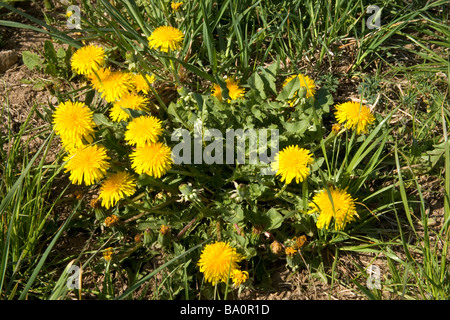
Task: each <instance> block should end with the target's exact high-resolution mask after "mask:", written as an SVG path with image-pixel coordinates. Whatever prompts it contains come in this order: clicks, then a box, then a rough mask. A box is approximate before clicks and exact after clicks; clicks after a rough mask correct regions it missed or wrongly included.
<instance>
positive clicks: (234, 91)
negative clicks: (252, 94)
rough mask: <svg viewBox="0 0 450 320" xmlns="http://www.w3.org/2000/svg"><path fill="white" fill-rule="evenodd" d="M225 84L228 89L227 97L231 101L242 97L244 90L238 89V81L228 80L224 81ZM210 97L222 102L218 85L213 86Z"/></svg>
mask: <svg viewBox="0 0 450 320" xmlns="http://www.w3.org/2000/svg"><path fill="white" fill-rule="evenodd" d="M225 83H226V85H227V89H228V96H229V97H230V98H231V100H236V99H239V98H243V97H244V94H245V89H244V88H242V87H239V80H238V81H235V80H234V79H231V78H230V79H226V80H225ZM212 95H213V96H214V97H216V98H217V99H219V101H222V89H221V88H220V86H219V85H218V84H214V86H213V88H212Z"/></svg>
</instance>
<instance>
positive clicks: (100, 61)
mask: <svg viewBox="0 0 450 320" xmlns="http://www.w3.org/2000/svg"><path fill="white" fill-rule="evenodd" d="M105 59H106V53H105V50H104V49H103V48H102V47H99V46H96V45H92V44H90V45H87V46H84V47H81V48H80V49H78V50H77V51H75V53H74V54H73V55H72V58H71V60H70V63H71V66H72V70H73V71H75V72H76V73H77V74H81V75H90V74H91V73H92V71H96V70H98V69H100V68H101V67H102V66H103V65H104V63H105Z"/></svg>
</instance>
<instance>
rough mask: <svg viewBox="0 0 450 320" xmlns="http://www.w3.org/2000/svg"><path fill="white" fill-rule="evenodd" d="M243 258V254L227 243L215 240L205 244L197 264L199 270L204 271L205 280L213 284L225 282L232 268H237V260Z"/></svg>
mask: <svg viewBox="0 0 450 320" xmlns="http://www.w3.org/2000/svg"><path fill="white" fill-rule="evenodd" d="M243 259H244V256H242V255H240V254H239V253H237V251H236V249H235V248H233V247H231V246H230V245H229V244H228V243H225V242H215V243H213V244H208V245H206V246H205V248H204V249H203V251H202V253H201V255H200V260H199V261H198V263H197V265H198V266H199V267H200V272H202V273H204V275H205V280H206V282H211V284H212V285H213V286H214V285H216V283H219V282H226V281H227V279H228V278H229V276H231V275H232V273H233V270H235V269H239V265H238V262H240V261H242V260H243Z"/></svg>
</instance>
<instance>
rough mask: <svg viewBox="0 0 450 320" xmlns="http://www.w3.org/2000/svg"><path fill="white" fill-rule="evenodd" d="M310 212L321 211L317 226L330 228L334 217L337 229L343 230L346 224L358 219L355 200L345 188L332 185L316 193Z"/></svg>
mask: <svg viewBox="0 0 450 320" xmlns="http://www.w3.org/2000/svg"><path fill="white" fill-rule="evenodd" d="M309 206H310V208H311V209H310V210H309V211H308V213H315V212H317V213H319V217H318V219H317V223H316V225H317V227H318V228H319V229H323V228H325V229H328V228H329V226H330V224H331V221H332V220H333V219H334V228H335V230H343V229H344V227H345V225H346V224H348V223H350V222H352V221H354V220H356V218H357V217H359V216H358V213H357V212H356V207H355V200H354V199H353V198H352V196H351V195H350V194H349V193H348V192H347V190H345V189H339V188H334V187H330V188H329V193H328V192H327V190H326V189H323V190H321V191H320V192H318V193H317V194H315V195H314V197H313V200H312V202H311V203H310V205H309Z"/></svg>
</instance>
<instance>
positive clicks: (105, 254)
mask: <svg viewBox="0 0 450 320" xmlns="http://www.w3.org/2000/svg"><path fill="white" fill-rule="evenodd" d="M113 254H114V251H113V248H112V247H108V248H106V249H105V251H103V259H105V260H106V261H111V259H112V256H113Z"/></svg>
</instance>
